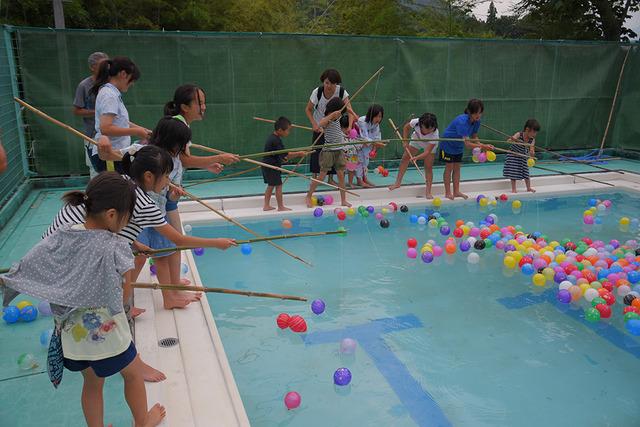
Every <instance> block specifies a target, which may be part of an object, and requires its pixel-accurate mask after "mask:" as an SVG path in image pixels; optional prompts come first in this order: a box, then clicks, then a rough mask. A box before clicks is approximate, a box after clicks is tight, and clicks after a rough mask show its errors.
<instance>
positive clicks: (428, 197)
mask: <svg viewBox="0 0 640 427" xmlns="http://www.w3.org/2000/svg"><path fill="white" fill-rule="evenodd" d="M424 197H426V198H427V199H429V200H431V199H433V196H432V195H431V193H426V194H425V196H424Z"/></svg>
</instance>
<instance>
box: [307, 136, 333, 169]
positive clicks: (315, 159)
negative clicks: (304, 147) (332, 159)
mask: <svg viewBox="0 0 640 427" xmlns="http://www.w3.org/2000/svg"><path fill="white" fill-rule="evenodd" d="M318 135H322V136H320V139H318V142H316V144H315V145H324V134H319V133H317V132H314V133H313V139H312V140H311V142H313V141H315V140H316V138H318ZM309 168H310V169H311V173H320V149H318V150H315V151H314V152H313V153H311V158H310V159H309ZM335 173H336V170H335V169H333V168H332V169H331V170H330V171H329V172H327V174H328V175H332V174H333V175H335Z"/></svg>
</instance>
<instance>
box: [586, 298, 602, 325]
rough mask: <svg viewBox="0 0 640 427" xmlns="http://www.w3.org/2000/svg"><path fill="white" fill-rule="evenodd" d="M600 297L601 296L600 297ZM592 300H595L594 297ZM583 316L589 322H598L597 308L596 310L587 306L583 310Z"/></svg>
mask: <svg viewBox="0 0 640 427" xmlns="http://www.w3.org/2000/svg"><path fill="white" fill-rule="evenodd" d="M600 299H602V298H600ZM593 300H594V301H595V300H596V298H594V299H593ZM584 317H585V318H586V319H587V320H588V321H589V322H593V323H595V322H598V321H600V312H599V311H598V310H596V309H595V308H593V307H591V308H588V309H587V310H586V311H585V312H584Z"/></svg>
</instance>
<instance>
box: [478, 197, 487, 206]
mask: <svg viewBox="0 0 640 427" xmlns="http://www.w3.org/2000/svg"><path fill="white" fill-rule="evenodd" d="M479 204H480V206H482V207H485V206H487V204H489V200H488V199H487V198H486V197H483V198H482V199H480V202H479Z"/></svg>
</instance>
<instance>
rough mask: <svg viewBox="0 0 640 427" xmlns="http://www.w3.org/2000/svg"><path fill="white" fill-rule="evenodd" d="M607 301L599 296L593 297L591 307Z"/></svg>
mask: <svg viewBox="0 0 640 427" xmlns="http://www.w3.org/2000/svg"><path fill="white" fill-rule="evenodd" d="M606 303H607V302H606V301H605V300H604V299H603V298H600V297H595V298H594V299H592V300H591V307H595V306H596V305H598V304H606Z"/></svg>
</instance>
